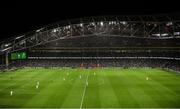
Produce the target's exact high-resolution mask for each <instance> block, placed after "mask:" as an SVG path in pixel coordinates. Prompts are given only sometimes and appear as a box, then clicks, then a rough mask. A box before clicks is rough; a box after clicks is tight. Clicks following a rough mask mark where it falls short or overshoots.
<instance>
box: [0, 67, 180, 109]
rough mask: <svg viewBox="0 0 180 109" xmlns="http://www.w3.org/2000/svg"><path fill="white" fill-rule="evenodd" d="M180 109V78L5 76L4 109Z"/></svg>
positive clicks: (83, 73) (0, 95)
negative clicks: (6, 108)
mask: <svg viewBox="0 0 180 109" xmlns="http://www.w3.org/2000/svg"><path fill="white" fill-rule="evenodd" d="M5 107H8V108H180V74H178V73H175V72H170V71H165V70H161V69H157V68H154V69H151V68H128V69H123V68H94V69H81V68H75V69H71V68H56V69H45V68H36V69H35V68H24V69H19V70H16V71H9V72H5V73H0V108H5Z"/></svg>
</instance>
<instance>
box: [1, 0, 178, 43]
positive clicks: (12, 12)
mask: <svg viewBox="0 0 180 109" xmlns="http://www.w3.org/2000/svg"><path fill="white" fill-rule="evenodd" d="M178 8H179V7H178V3H175V2H173V3H171V1H167V2H165V0H164V1H163V3H161V4H160V3H157V0H154V1H153V0H151V1H147V0H144V1H139V2H137V0H134V1H133V0H132V1H128V0H124V1H123V0H116V1H114V0H101V1H98V0H81V1H77V0H64V1H62V0H59V2H57V1H53V0H50V1H47V0H44V1H43V0H42V1H38V2H37V0H36V1H35V0H34V1H33V0H31V2H28V1H27V0H24V1H21V0H18V1H17V0H12V1H6V2H4V3H0V41H2V40H4V39H7V38H9V37H13V36H16V35H20V34H23V33H25V32H29V31H31V30H35V29H38V28H40V27H42V26H44V25H47V24H50V23H54V22H57V21H61V20H66V19H72V18H81V17H88V16H100V15H159V14H177V13H180V9H178Z"/></svg>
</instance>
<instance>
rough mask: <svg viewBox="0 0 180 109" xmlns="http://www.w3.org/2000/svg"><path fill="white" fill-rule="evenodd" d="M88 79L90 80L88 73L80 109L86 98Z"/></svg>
mask: <svg viewBox="0 0 180 109" xmlns="http://www.w3.org/2000/svg"><path fill="white" fill-rule="evenodd" d="M88 78H89V73H88V75H87V77H86V81H85V86H84V91H83V94H82V99H81V104H80V109H82V105H83V101H84V96H85V93H86V87H87V82H88Z"/></svg>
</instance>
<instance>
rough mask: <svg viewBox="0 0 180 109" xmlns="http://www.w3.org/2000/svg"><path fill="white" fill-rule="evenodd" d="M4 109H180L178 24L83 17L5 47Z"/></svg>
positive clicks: (0, 79) (1, 63)
mask: <svg viewBox="0 0 180 109" xmlns="http://www.w3.org/2000/svg"><path fill="white" fill-rule="evenodd" d="M0 108H80V109H82V108H180V16H165V15H154V16H153V15H150V16H148V15H138V16H131V15H128V16H113V15H112V16H96V17H84V18H79V19H78V18H77V19H70V20H64V21H59V22H56V23H53V24H49V25H46V26H44V27H41V28H39V29H37V30H34V31H30V32H28V33H24V34H21V35H18V36H14V37H11V38H8V39H5V40H3V41H1V42H0Z"/></svg>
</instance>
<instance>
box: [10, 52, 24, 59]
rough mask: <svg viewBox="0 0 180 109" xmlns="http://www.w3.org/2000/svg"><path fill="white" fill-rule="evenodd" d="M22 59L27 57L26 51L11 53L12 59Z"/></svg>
mask: <svg viewBox="0 0 180 109" xmlns="http://www.w3.org/2000/svg"><path fill="white" fill-rule="evenodd" d="M22 59H27V54H26V52H16V53H11V60H22Z"/></svg>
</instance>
